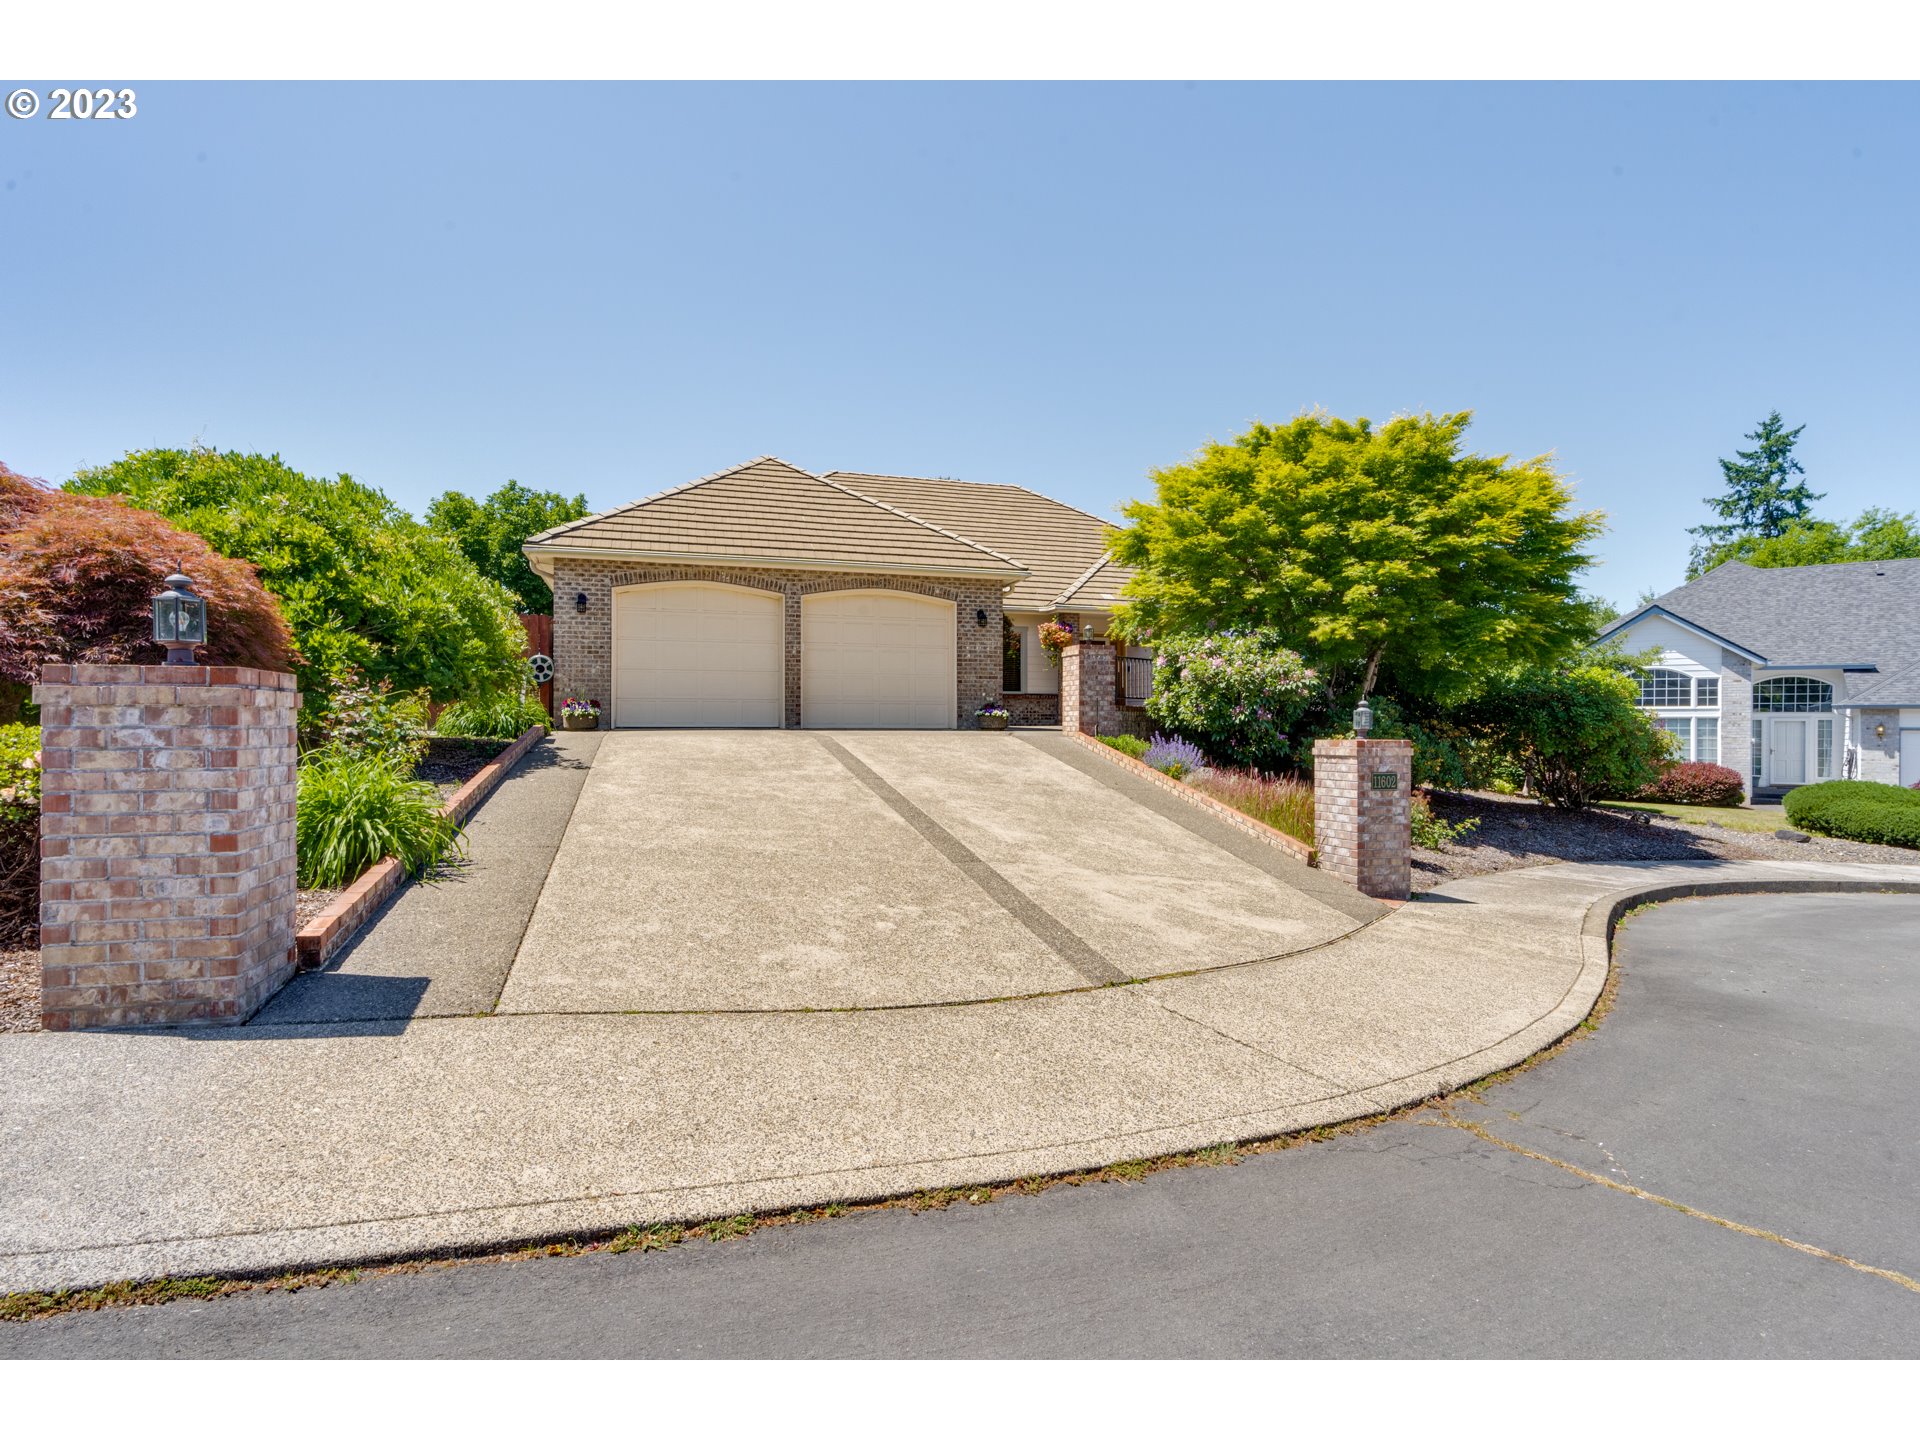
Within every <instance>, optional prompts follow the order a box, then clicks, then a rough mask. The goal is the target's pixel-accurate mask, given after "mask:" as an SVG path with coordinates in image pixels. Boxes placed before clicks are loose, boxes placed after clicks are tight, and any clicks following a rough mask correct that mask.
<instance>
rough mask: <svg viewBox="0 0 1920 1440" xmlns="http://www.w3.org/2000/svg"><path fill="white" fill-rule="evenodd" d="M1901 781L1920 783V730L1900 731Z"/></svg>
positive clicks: (1908, 784) (1902, 782)
mask: <svg viewBox="0 0 1920 1440" xmlns="http://www.w3.org/2000/svg"><path fill="white" fill-rule="evenodd" d="M1900 783H1901V784H1902V785H1905V786H1907V787H1909V788H1912V787H1913V786H1916V785H1920V730H1902V731H1901V732H1900Z"/></svg>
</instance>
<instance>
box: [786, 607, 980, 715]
mask: <svg viewBox="0 0 1920 1440" xmlns="http://www.w3.org/2000/svg"><path fill="white" fill-rule="evenodd" d="M800 613H801V621H800V627H801V640H800V653H801V684H800V704H801V715H802V720H803V723H805V724H806V725H809V726H812V727H814V728H825V729H883V728H885V729H922V730H950V729H952V728H953V726H954V703H955V702H954V617H955V610H954V606H953V605H952V604H951V603H950V602H948V601H934V600H928V599H925V598H923V597H919V596H912V595H906V594H900V593H894V594H884V593H882V594H848V595H818V596H809V597H807V599H806V600H804V601H803V602H802V604H801V611H800Z"/></svg>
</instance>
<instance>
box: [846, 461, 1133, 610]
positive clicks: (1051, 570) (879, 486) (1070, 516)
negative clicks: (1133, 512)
mask: <svg viewBox="0 0 1920 1440" xmlns="http://www.w3.org/2000/svg"><path fill="white" fill-rule="evenodd" d="M826 478H827V479H829V480H835V481H838V482H839V483H841V484H842V485H845V486H846V487H847V488H848V489H850V490H856V491H858V492H859V493H860V494H862V495H869V496H871V497H872V498H874V499H875V500H880V501H884V502H885V503H886V504H888V505H893V506H897V507H898V508H900V509H902V510H905V511H907V512H908V513H909V514H912V515H918V516H919V517H920V518H921V519H923V520H930V521H932V522H933V523H934V524H935V525H938V526H940V527H941V528H943V529H946V530H951V531H953V532H954V533H955V534H958V535H965V536H967V537H968V538H969V539H971V540H975V541H978V542H979V543H980V544H982V545H987V546H991V547H992V548H993V549H994V550H997V551H999V552H1000V553H1001V554H1003V555H1008V556H1011V557H1012V558H1013V559H1015V560H1017V561H1019V562H1020V564H1021V565H1022V566H1024V567H1025V568H1026V569H1027V570H1028V571H1030V572H1031V573H1030V574H1029V575H1028V577H1027V578H1026V579H1024V580H1022V581H1021V582H1020V583H1019V584H1018V585H1015V586H1014V587H1013V589H1012V590H1010V591H1009V592H1008V593H1007V601H1006V603H1007V608H1008V609H1009V610H1054V609H1070V608H1073V607H1071V606H1069V605H1068V604H1067V603H1066V596H1067V595H1068V593H1069V592H1081V593H1079V604H1080V607H1081V608H1084V609H1089V610H1107V609H1111V608H1112V606H1113V604H1114V603H1115V601H1114V599H1112V598H1102V597H1104V596H1108V595H1111V596H1115V597H1117V596H1118V594H1119V590H1120V586H1121V585H1123V584H1125V583H1126V580H1127V577H1128V576H1130V575H1132V573H1133V572H1132V571H1131V570H1129V569H1127V568H1126V567H1125V566H1121V565H1114V564H1112V563H1110V562H1107V560H1106V553H1107V536H1108V535H1109V534H1111V533H1112V531H1113V529H1114V527H1113V526H1112V525H1111V524H1109V523H1108V522H1106V521H1104V520H1102V519H1100V518H1099V517H1098V516H1094V515H1089V514H1087V512H1086V511H1084V510H1076V509H1074V507H1073V506H1071V505H1063V504H1061V503H1060V502H1059V501H1058V500H1049V499H1048V498H1047V497H1046V496H1044V495H1037V494H1035V493H1034V492H1033V491H1031V490H1028V489H1025V488H1024V487H1022V486H1019V485H998V484H992V483H989V482H985V481H977V480H932V479H925V478H917V477H914V476H910V475H869V474H864V473H860V472H856V471H848V470H832V471H829V472H828V473H827V477H826ZM1090 578H1096V579H1098V581H1099V583H1098V584H1096V585H1088V584H1086V583H1085V582H1087V581H1088V580H1089V579H1090Z"/></svg>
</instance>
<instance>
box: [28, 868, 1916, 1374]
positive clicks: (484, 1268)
mask: <svg viewBox="0 0 1920 1440" xmlns="http://www.w3.org/2000/svg"><path fill="white" fill-rule="evenodd" d="M1616 957H1617V960H1618V964H1619V968H1620V972H1621V978H1620V988H1619V993H1618V999H1617V1003H1616V1004H1615V1007H1614V1009H1613V1011H1612V1013H1611V1014H1610V1015H1609V1016H1608V1017H1607V1018H1606V1020H1605V1021H1604V1023H1603V1024H1602V1025H1601V1026H1600V1027H1599V1028H1598V1030H1597V1031H1595V1032H1594V1033H1592V1034H1591V1035H1589V1036H1588V1037H1587V1038H1585V1039H1583V1040H1581V1041H1579V1042H1577V1043H1575V1044H1573V1045H1572V1046H1570V1047H1569V1048H1568V1049H1566V1050H1565V1051H1564V1053H1562V1054H1560V1055H1558V1056H1557V1057H1555V1058H1553V1059H1550V1060H1548V1061H1546V1062H1545V1063H1542V1064H1540V1065H1537V1066H1535V1067H1533V1068H1532V1069H1530V1070H1527V1071H1526V1072H1524V1073H1522V1074H1520V1075H1518V1076H1516V1077H1514V1078H1512V1079H1510V1080H1508V1081H1506V1082H1504V1083H1501V1084H1497V1085H1494V1086H1490V1087H1488V1088H1487V1089H1486V1090H1485V1092H1484V1093H1483V1094H1482V1095H1480V1096H1479V1097H1477V1098H1469V1097H1457V1098H1455V1099H1454V1100H1453V1101H1451V1102H1449V1103H1448V1104H1447V1105H1444V1106H1431V1107H1427V1108H1425V1109H1423V1110H1421V1111H1417V1112H1414V1113H1412V1114H1410V1115H1408V1116H1405V1117H1403V1118H1399V1119H1395V1120H1392V1121H1388V1122H1385V1123H1382V1124H1379V1125H1376V1126H1373V1127H1371V1128H1368V1129H1364V1130H1360V1131H1358V1132H1356V1133H1353V1134H1349V1135H1345V1136H1342V1137H1340V1138H1337V1139H1333V1140H1329V1141H1325V1142H1322V1143H1319V1144H1311V1145H1303V1146H1299V1147H1295V1148H1292V1149H1288V1150H1284V1151H1278V1152H1274V1153H1269V1154H1263V1155H1256V1156H1251V1157H1248V1158H1245V1159H1242V1160H1241V1161H1240V1162H1239V1163H1238V1164H1234V1165H1227V1166H1217V1167H1204V1168H1202V1167H1196V1168H1191V1169H1183V1170H1171V1171H1165V1172H1161V1173H1158V1174H1154V1175H1151V1176H1149V1177H1147V1178H1146V1179H1144V1180H1140V1181H1135V1182H1127V1183H1112V1182H1110V1183H1101V1184H1087V1185H1082V1186H1077V1187H1067V1186H1056V1187H1054V1188H1052V1189H1049V1190H1046V1191H1044V1192H1042V1193H1039V1194H1035V1195H1008V1196H1006V1197H1004V1198H1001V1199H998V1200H995V1201H993V1202H992V1203H989V1204H983V1205H977V1206H975V1205H968V1204H964V1203H961V1204H956V1205H953V1206H951V1207H949V1208H946V1209H943V1210H927V1211H922V1212H918V1213H914V1212H909V1211H907V1210H903V1209H893V1210H883V1211H876V1212H871V1213H866V1214H858V1215H853V1216H849V1217H845V1218H842V1219H835V1220H830V1221H824V1222H821V1223H817V1224H810V1225H806V1226H796V1227H783V1228H776V1229H766V1230H762V1231H759V1232H757V1233H755V1234H753V1235H751V1236H749V1237H747V1238H745V1239H739V1240H733V1241H728V1242H726V1243H718V1244H709V1243H705V1242H694V1243H688V1244H684V1245H681V1246H679V1247H677V1248H674V1249H670V1250H665V1251H660V1252H656V1253H647V1254H642V1253H628V1254H623V1255H614V1254H608V1253H596V1254H591V1255H585V1256H574V1257H561V1258H546V1257H543V1258H537V1259H531V1260H524V1261H516V1262H513V1263H473V1264H462V1265H455V1266H450V1267H445V1268H438V1269H429V1270H426V1271H422V1272H417V1273H411V1274H393V1275H371V1276H368V1277H366V1278H363V1279H361V1280H360V1281H358V1282H357V1283H355V1284H351V1285H334V1286H329V1287H327V1288H324V1289H309V1290H303V1291H300V1292H297V1293H264V1292H255V1293H249V1294H244V1295H239V1296H235V1297H231V1298H227V1299H222V1300H217V1301H181V1302H175V1303H172V1304H168V1305H164V1306H154V1307H147V1308H139V1309H121V1310H105V1311H98V1312H92V1313H84V1314H73V1315H65V1316H59V1317H55V1318H51V1319H44V1320H37V1321H32V1322H27V1323H20V1324H8V1325H0V1356H15V1357H17V1356H47V1357H53V1356H101V1357H105V1356H312V1357H334V1356H341V1357H344V1356H361V1357H365V1356H576V1357H590V1356H663V1357H664V1356H696V1357H698V1356H713V1357H798V1356H929V1357H931V1356H996V1357H1049V1356H1117V1357H1136V1356H1138V1357H1148V1356H1222V1357H1228V1356H1273V1357H1319V1356H1382V1357H1386V1356H1555V1357H1588V1356H1650V1357H1664V1356H1753V1357H1773V1356H1905V1357H1913V1356H1916V1355H1920V1221H1917V1220H1916V1218H1915V1217H1916V1211H1915V1207H1914V1205H1913V1201H1912V1197H1913V1196H1914V1194H1915V1193H1916V1182H1920V1157H1917V1156H1916V1142H1915V1139H1914V1127H1913V1125H1912V1119H1911V1115H1910V1113H1909V1110H1908V1097H1910V1096H1912V1095H1913V1094H1915V1093H1916V1089H1917V1088H1920V1043H1916V1042H1920V897H1912V896H1831V897H1828V896H1790V897H1773V898H1761V897H1739V898H1720V899H1704V900H1690V901H1682V902H1676V903H1672V904H1668V905H1664V906H1661V907H1658V908H1657V909H1654V910H1651V911H1647V912H1644V913H1642V914H1639V915H1636V916H1634V917H1632V918H1631V919H1630V920H1629V921H1628V922H1627V923H1626V924H1625V926H1624V927H1623V929H1622V930H1621V933H1620V937H1619V942H1618V946H1617V949H1616ZM1281 973H1284V972H1281ZM1465 1127H1472V1128H1465ZM1606 1182H1611V1183H1606ZM1636 1192H1637V1193H1636ZM1663 1201H1664V1202H1669V1203H1662V1202H1663ZM1676 1206H1685V1207H1689V1210H1682V1209H1679V1208H1676ZM1810 1252H1819V1253H1810Z"/></svg>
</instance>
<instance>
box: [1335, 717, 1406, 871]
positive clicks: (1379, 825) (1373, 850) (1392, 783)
mask: <svg viewBox="0 0 1920 1440" xmlns="http://www.w3.org/2000/svg"><path fill="white" fill-rule="evenodd" d="M1313 846H1314V849H1315V850H1317V851H1318V852H1319V863H1320V868H1321V869H1322V870H1325V871H1326V872H1327V873H1328V874H1329V875H1333V876H1336V877H1337V878H1339V879H1341V880H1344V881H1346V882H1347V883H1348V884H1349V885H1351V886H1353V888H1354V889H1356V890H1358V891H1359V892H1360V893H1361V894H1362V895H1372V896H1374V897H1375V898H1376V899H1380V900H1404V899H1406V898H1407V895H1408V893H1409V892H1410V890H1411V888H1412V884H1413V742H1412V741H1411V740H1316V741H1314V742H1313Z"/></svg>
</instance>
